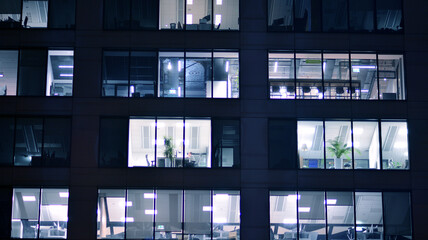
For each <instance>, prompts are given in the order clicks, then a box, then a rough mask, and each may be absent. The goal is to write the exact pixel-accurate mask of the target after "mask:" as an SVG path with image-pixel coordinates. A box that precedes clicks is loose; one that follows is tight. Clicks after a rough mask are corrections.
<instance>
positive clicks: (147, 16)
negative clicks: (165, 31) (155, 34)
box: [104, 0, 158, 29]
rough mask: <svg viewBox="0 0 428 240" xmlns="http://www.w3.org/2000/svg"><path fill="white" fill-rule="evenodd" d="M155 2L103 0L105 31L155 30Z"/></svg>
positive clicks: (146, 0) (156, 4)
mask: <svg viewBox="0 0 428 240" xmlns="http://www.w3.org/2000/svg"><path fill="white" fill-rule="evenodd" d="M157 12H158V3H157V1H156V0H105V1H104V28H105V29H156V26H157V16H158V15H157Z"/></svg>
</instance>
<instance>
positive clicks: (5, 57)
mask: <svg viewBox="0 0 428 240" xmlns="http://www.w3.org/2000/svg"><path fill="white" fill-rule="evenodd" d="M0 5H1V3H0ZM0 24H1V22H0ZM18 52H19V51H17V50H1V51H0V69H1V70H0V71H1V72H0V82H1V83H0V96H15V95H16V89H17V86H16V85H17V84H16V83H17V80H18Z"/></svg>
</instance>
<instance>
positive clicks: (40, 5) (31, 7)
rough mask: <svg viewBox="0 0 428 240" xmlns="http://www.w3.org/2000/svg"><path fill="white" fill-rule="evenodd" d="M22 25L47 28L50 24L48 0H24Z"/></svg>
mask: <svg viewBox="0 0 428 240" xmlns="http://www.w3.org/2000/svg"><path fill="white" fill-rule="evenodd" d="M22 26H23V27H24V28H46V27H47V26H48V0H38V1H37V0H23V2H22Z"/></svg>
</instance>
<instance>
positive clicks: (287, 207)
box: [269, 191, 300, 239]
mask: <svg viewBox="0 0 428 240" xmlns="http://www.w3.org/2000/svg"><path fill="white" fill-rule="evenodd" d="M299 197H300V195H297V193H296V192H295V191H281V192H280V191H272V192H271V193H270V199H269V202H270V234H271V238H270V239H297V199H298V198H299Z"/></svg>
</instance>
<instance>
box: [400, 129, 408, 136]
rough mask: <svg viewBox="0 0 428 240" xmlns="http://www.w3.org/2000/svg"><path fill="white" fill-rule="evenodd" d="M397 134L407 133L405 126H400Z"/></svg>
mask: <svg viewBox="0 0 428 240" xmlns="http://www.w3.org/2000/svg"><path fill="white" fill-rule="evenodd" d="M398 134H399V135H407V128H400V130H398Z"/></svg>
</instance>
